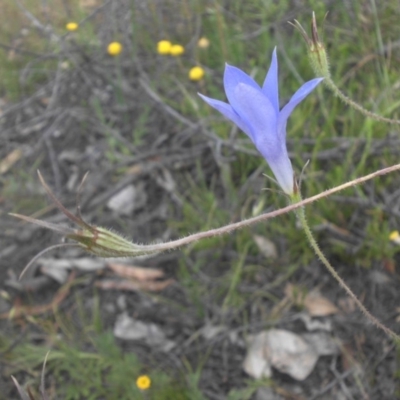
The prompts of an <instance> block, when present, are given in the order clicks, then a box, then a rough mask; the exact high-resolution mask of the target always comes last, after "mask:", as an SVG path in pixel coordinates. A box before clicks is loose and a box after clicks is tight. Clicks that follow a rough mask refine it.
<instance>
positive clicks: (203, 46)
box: [197, 37, 210, 49]
mask: <svg viewBox="0 0 400 400" xmlns="http://www.w3.org/2000/svg"><path fill="white" fill-rule="evenodd" d="M209 45H210V41H209V40H208V39H207V38H206V37H202V38H200V39H199V41H198V42H197V46H198V47H200V48H201V49H206V48H207V47H208V46H209Z"/></svg>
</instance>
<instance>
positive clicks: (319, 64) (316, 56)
mask: <svg viewBox="0 0 400 400" xmlns="http://www.w3.org/2000/svg"><path fill="white" fill-rule="evenodd" d="M292 25H293V26H294V27H295V28H297V29H298V30H299V32H300V33H301V35H302V36H303V38H304V40H305V41H306V43H307V45H308V57H309V59H310V64H311V67H312V69H313V70H314V73H315V75H316V76H320V77H324V78H326V79H330V77H331V74H330V71H329V61H328V55H327V53H326V51H325V46H324V44H323V43H322V41H321V40H320V39H319V36H318V28H317V21H316V19H315V13H314V12H313V14H312V20H311V38H310V37H309V36H308V34H307V32H306V31H305V29H304V28H303V27H302V26H301V24H300V23H299V21H297V20H295V21H294V24H292Z"/></svg>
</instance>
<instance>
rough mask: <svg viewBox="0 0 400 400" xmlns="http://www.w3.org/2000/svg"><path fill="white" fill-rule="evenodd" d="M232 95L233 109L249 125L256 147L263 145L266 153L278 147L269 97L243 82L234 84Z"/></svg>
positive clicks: (275, 123) (275, 120)
mask: <svg viewBox="0 0 400 400" xmlns="http://www.w3.org/2000/svg"><path fill="white" fill-rule="evenodd" d="M234 97H235V100H236V103H237V106H236V108H234V109H235V111H236V113H237V114H239V116H240V118H241V119H242V120H243V121H245V123H246V124H247V125H248V126H249V127H250V130H251V137H252V139H253V142H254V144H255V145H256V147H257V148H258V147H259V146H262V147H263V146H265V147H266V150H265V151H267V153H268V152H269V151H271V152H274V151H275V149H276V148H277V147H278V146H277V145H278V137H277V115H276V113H275V109H274V107H273V105H272V104H271V102H270V101H269V99H268V98H267V97H266V96H264V95H263V94H262V92H261V91H260V90H258V89H254V88H253V87H252V86H248V85H245V84H243V83H240V84H239V85H237V86H236V89H235V91H234ZM267 153H266V154H267ZM263 154H264V153H263ZM267 161H269V160H268V156H267Z"/></svg>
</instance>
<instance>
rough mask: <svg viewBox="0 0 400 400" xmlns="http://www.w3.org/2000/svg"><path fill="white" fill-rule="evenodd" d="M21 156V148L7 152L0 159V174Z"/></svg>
mask: <svg viewBox="0 0 400 400" xmlns="http://www.w3.org/2000/svg"><path fill="white" fill-rule="evenodd" d="M21 157H22V150H21V149H15V150H13V151H12V152H11V153H8V154H7V155H6V156H5V158H3V159H2V160H1V161H0V174H5V173H6V172H7V171H8V170H9V169H10V168H11V167H12V166H13V165H14V164H15V163H16V162H17V161H18V160H19V159H20V158H21Z"/></svg>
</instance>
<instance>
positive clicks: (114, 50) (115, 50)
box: [107, 42, 122, 56]
mask: <svg viewBox="0 0 400 400" xmlns="http://www.w3.org/2000/svg"><path fill="white" fill-rule="evenodd" d="M121 51H122V44H121V43H119V42H111V43H110V44H109V45H108V47H107V53H108V54H109V55H110V56H117V55H118V54H120V53H121Z"/></svg>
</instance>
